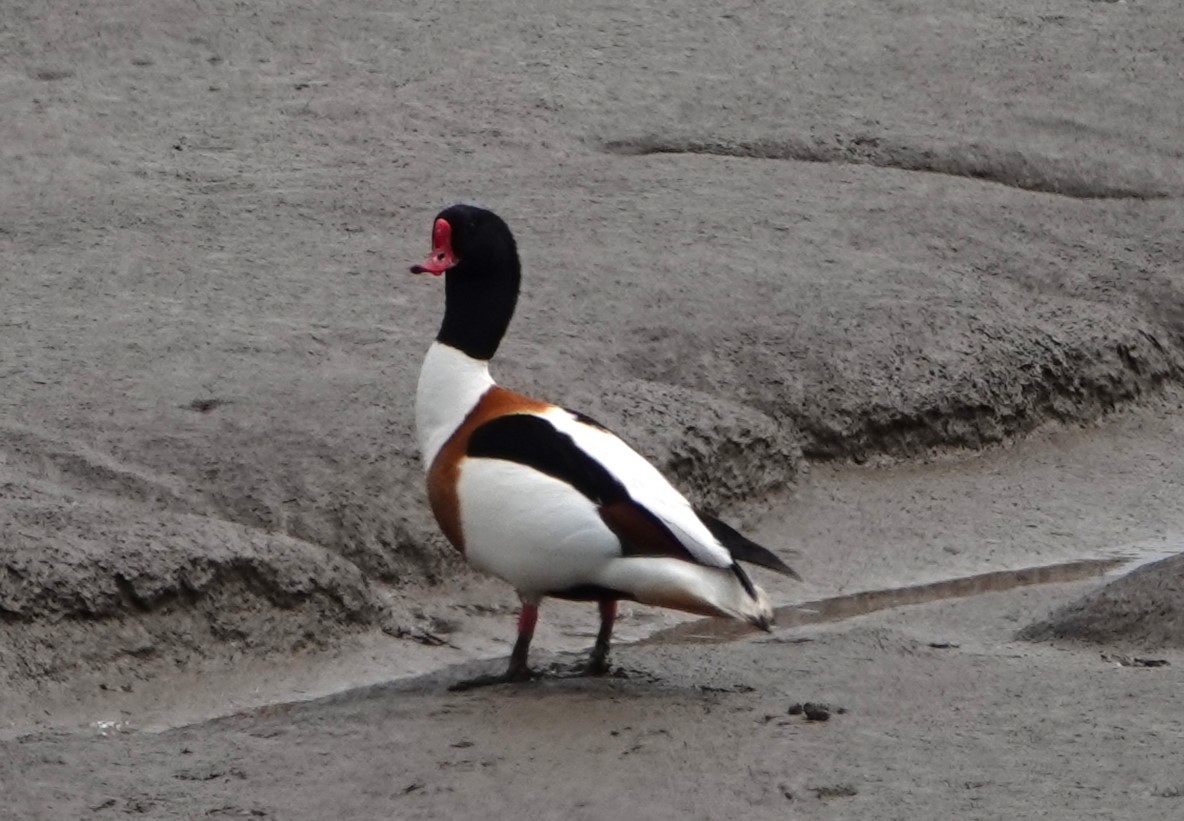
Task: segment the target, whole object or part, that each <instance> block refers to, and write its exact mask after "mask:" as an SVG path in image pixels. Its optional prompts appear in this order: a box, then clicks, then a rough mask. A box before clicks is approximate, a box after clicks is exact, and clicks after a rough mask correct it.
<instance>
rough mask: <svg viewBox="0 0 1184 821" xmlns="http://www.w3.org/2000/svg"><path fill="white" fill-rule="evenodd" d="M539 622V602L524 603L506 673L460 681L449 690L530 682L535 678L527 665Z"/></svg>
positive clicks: (519, 615) (519, 614)
mask: <svg viewBox="0 0 1184 821" xmlns="http://www.w3.org/2000/svg"><path fill="white" fill-rule="evenodd" d="M538 621H539V605H538V602H528V601H523V602H522V610H521V611H519V613H518V640H517V641H515V642H514V650H513V652H511V653H510V666H509V667H508V668H507V669H506V672H504V673H501V674H500V675H495V676H477V677H476V678H470V679H465V680H464V681H458V682H457V683H456V684H453V685H452V686H451V687H449V688H448V689H449V690H453V691H457V690H472V689H473V688H474V687H485V686H487V685H490V684H506V683H507V682H511V681H529V680H530V679H531V678H533V677H534V674H533V673H532V672H531V671H530V668H529V667H528V666H527V664H526V660H527V657H528V656H529V654H530V640H531V639H532V638H534V626H535V625H536V624H538Z"/></svg>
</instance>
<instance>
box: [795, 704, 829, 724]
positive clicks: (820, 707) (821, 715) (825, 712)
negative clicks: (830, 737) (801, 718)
mask: <svg viewBox="0 0 1184 821" xmlns="http://www.w3.org/2000/svg"><path fill="white" fill-rule="evenodd" d="M802 712H803V713H804V714H805V716H806V719H807V720H808V721H828V720H830V708H829V707H827V706H826V705H825V704H814V703H813V702H806V703H805V704H803V705H802Z"/></svg>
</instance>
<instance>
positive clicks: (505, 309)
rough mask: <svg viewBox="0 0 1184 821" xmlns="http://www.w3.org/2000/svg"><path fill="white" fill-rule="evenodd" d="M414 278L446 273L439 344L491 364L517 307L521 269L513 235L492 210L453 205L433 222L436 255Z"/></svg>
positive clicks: (415, 269)
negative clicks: (419, 275)
mask: <svg viewBox="0 0 1184 821" xmlns="http://www.w3.org/2000/svg"><path fill="white" fill-rule="evenodd" d="M411 273H413V274H435V275H436V276H439V275H441V274H446V275H447V276H445V284H444V293H445V308H444V323H443V325H441V327H440V333H439V334H438V335H437V337H436V339H437V340H438V341H439V342H442V343H444V344H446V345H451V346H452V347H454V348H457V349H459V350H461V351H464V352H465V353H467V354H469V356H472V357H474V358H477V359H492V358H493V355H494V353H495V352H496V351H497V347H498V344H499V343H500V342H501V339H502V336H504V335H505V332H506V328H507V327H509V324H510V318H511V317H512V316H513V314H514V307H515V305H517V303H518V285H519V281H520V279H521V267H520V265H519V263H518V247H517V245H516V244H515V242H514V235H513V234H511V233H510V228H509V226H507V225H506V223H505V221H504V220H503V219H502V218H501V217H499V216H498V215H497V214H495V213H493V212H492V211H488V210H486V209H484V208H478V207H477V206H475V205H464V204H458V205H452V206H449V207H448V208H445V209H444V210H443V211H441V212H440V213H439V214H437V215H436V219H435V220H434V221H433V223H432V252H431V254H429V255H428V258H427V259H426V260H424V261H423V262H422V263H421V264H419V265H413V266H412V267H411Z"/></svg>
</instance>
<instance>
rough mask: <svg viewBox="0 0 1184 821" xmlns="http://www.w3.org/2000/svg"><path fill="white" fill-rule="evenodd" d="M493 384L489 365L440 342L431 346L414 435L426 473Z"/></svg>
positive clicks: (421, 379)
mask: <svg viewBox="0 0 1184 821" xmlns="http://www.w3.org/2000/svg"><path fill="white" fill-rule="evenodd" d="M493 384H494V382H493V377H492V376H490V375H489V362H487V361H485V360H483V359H474V358H473V357H471V356H469V355H468V354H464V353H461V352H460V351H458V350H457V349H456V348H453V347H451V346H449V345H445V344H443V343H441V342H433V343H432V347H430V348H428V353H427V356H425V357H424V359H423V367H422V368H420V371H419V388H418V389H417V390H416V394H415V432H416V436H417V438H418V439H419V453H420V456H421V457H422V458H423V467H424V470H427V469H428V468H430V467H431V466H432V460H433V459H435V458H436V454H437V453H439V452H440V448H442V447H444V443H445V442H447V441H448V437H449V436H451V435H452V432H453V431H455V430H456V429H457V428H458V427H460V423H461V422H463V421H465V417H466V416H468V415H469V411H471V410H472V409H473V406H474V405H476V404H477V402H478V401H479V400H480V399H481V397H482V396H483V395H484V394H485V392H486V391H487V390H489V389H490V388H491V387H493Z"/></svg>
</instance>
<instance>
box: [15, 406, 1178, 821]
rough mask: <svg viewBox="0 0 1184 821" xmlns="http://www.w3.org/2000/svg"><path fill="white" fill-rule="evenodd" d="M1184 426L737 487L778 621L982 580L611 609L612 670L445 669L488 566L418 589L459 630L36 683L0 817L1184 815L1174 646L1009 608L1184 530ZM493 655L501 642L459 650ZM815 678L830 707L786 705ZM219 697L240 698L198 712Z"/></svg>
mask: <svg viewBox="0 0 1184 821" xmlns="http://www.w3.org/2000/svg"><path fill="white" fill-rule="evenodd" d="M1181 445H1184V425H1182V423H1181V422H1180V416H1179V413H1178V403H1177V402H1170V403H1161V404H1159V405H1157V406H1155V407H1153V408H1145V409H1142V410H1140V411H1138V412H1130V413H1126V414H1123V415H1121V416H1120V417H1119V418H1116V419H1114V420H1111V421H1110V422H1108V423H1107V424H1105V425H1103V426H1101V427H1099V428H1096V429H1093V430H1088V431H1081V430H1073V431H1055V430H1045V431H1042V432H1040V433H1039V434H1037V435H1035V436H1033V437H1030V438H1029V439H1027V440H1025V441H1024V442H1023V443H1022V444H1017V445H1015V446H1013V447H1011V448H1007V449H1002V448H1001V449H997V450H995V451H992V452H990V453H986V454H983V455H981V456H979V457H977V458H973V459H950V458H948V457H943V458H940V459H937V460H936V461H934V462H931V463H930V464H928V465H915V464H909V465H900V466H888V467H864V468H849V467H848V468H843V469H817V470H815V471H813V472H812V474H811V476H810V478H809V479H808V480H807V481H806V482H805V483H804V485H803V487H802V489H801V490H800V492H798V493H796V494H794V495H793V496H792V497H786V498H783V499H781V500H780V503H781V504H782V505H783V507H782V508H781V509H779V510H773V511H768V510H767V511H766V512H765V514H764V515H763V516H758V514H756V513H752V514H751V515H753V516H754V517H757V518H756V519H754V521H753V525H754V527H755V529H756V530H757V531H758V532H761V533H768V534H775V533H777V532H780V533H782V534H786V533H789V532H790V531H791V530H795V529H796V531H797V532H798V534H799V536H798V537H797V538H800V539H801V542H800V544H799V546H800V547H801V549H803V551H804V556H803V559H804V562H805V563H804V564H803V569H804V570H805V571H806V573H807V584H806V585H805V586H804V587H792V588H791V587H789V586H782V587H780V588H776V591H777V592H776V597H777V599H778V600H779V601H781V602H783V603H785V605H786V609H783V610H782V612H781V616H782V618H781V621H782V622H783V623H793V621H794V618H792V617H793V616H795V615H796V616H800V617H802V618H805V619H810V618H812V617H813V612H812V611H815V610H817V609H818V608H817V607H812V606H811V605H810V604H809V602H810V601H812V600H819V599H825V598H827V597H830V596H839V595H842V594H851V593H856V592H859V591H868V590H878V589H899V588H900V587H901V586H902V585H903V584H916V583H919V582H926V581H928V582H934V581H937V580H939V579H943V578H948V577H951V576H963V577H964V576H966V575H969V574H971V573H974V572H979V573H982V572H994V573H995V574H996V575H995V576H993V577H992V580H991V584H989V585H984V586H983V587H982V592H980V593H979V595H975V596H971V597H968V598H966V597H962V598H956V599H948V600H940V599H937V600H934V601H932V602H931V603H928V604H920V605H915V606H908V607H887V608H886V609H883V610H879V611H877V612H871V613H869V614H868V615H862V616H859V615H856V616H855V617H854V618H843V619H841V620H839V621H834V622H826V623H821V624H810V625H807V626H800V627H786V628H783V629H779V630H777V631H776V632H774V633H773V634H771V635H767V636H766V635H761V634H757V635H752V634H747V635H742V636H740V637H738V638H735V640H733V641H727V642H723V643H720V638H721V633H720V632H719V631H718V630H717V629H715V628H716V625H718V624H721V623H719V622H710V621H709V622H706V623H704V622H700V621H695V620H688V621H684V622H681V623H680V624H679V625H676V626H673V627H671V629H667V630H664V631H662V630H660V628H662V627H670V625H671V619H670V618H668V617H661V616H660V615H658V614H654V613H653V612H652V611H647V610H644V609H641V608H637V609H635V610H628V611H627V612H626V615H625V618H624V622H623V625H622V630H621V634H622V637H623V638H637V637H643V636H647V635H651V634H654V633H655V631H658V632H657V633H656V634H655V635H653V638H650V639H646V640H644V641H642V642H640V643H634V644H624V645H622V646H620V647H619V648H618V650H617V652H616V653H615V654H614V660H615V662H616V663H617V665H618V666H619V667H621V668H624V669H625V670H626V671H628V677H627V678H624V679H617V678H610V679H603V680H579V681H573V680H566V681H556V680H550V681H544V682H542V683H538V684H531V685H526V686H522V687H502V688H495V689H492V690H488V691H483V692H482V691H478V692H475V693H469V694H463V695H458V694H451V693H449V692H447V690H446V685H447V684H448V683H449V682H451V681H454V680H457V679H459V678H461V677H464V676H466V675H470V674H471V673H472V672H473V671H474V670H475V669H478V668H481V667H486V668H488V667H490V666H494V667H496V666H497V665H500V664H502V663H504V653H505V652H506V650H507V648H508V640H509V638H510V628H511V622H512V619H511V617H510V612H511V601H510V598H509V597H508V596H507V595H506V594H505V592H504V591H499V590H498V589H497V588H496V587H492V586H485V585H475V586H468V587H467V588H466V589H463V590H456V589H452V588H449V587H448V586H446V585H445V586H442V587H441V588H437V589H435V590H434V591H432V595H431V597H430V601H427V600H425V605H424V606H425V607H426V608H429V609H430V610H431V612H432V614H433V617H434V618H435V620H436V623H437V624H442V623H443V622H444V621H445V620H450V621H451V624H452V627H451V628H450V630H449V632H448V634H447V639H448V640H449V641H450V642H451V644H452V645H453V646H451V647H449V646H442V647H422V646H419V645H408V643H407V642H399V641H394V640H392V639H390V638H389V637H374V638H372V639H370V640H368V641H361V642H357V643H354V644H351V645H349V646H347V647H343V648H339V649H338V650H337V651H336V652H335V653H334V654H331V655H325V654H319V655H317V654H314V655H305V656H303V657H296V658H291V659H287V660H285V661H282V662H280V661H275V660H273V661H271V662H270V663H262V662H256V663H255V664H253V665H246V666H245V667H244V668H242V669H238V670H220V671H219V670H214V671H209V670H207V671H205V672H204V673H202V674H200V675H182V676H177V675H172V676H166V677H163V678H158V679H155V680H148V681H145V680H143V679H140V678H137V677H135V676H124V677H123V678H120V677H117V676H108V677H107V678H106V679H105V680H103V681H102V682H101V687H102V689H99V687H98V686H96V685H95V682H93V681H92V682H90V686H89V687H81V686H78V685H77V684H76V685H75V686H73V687H66V688H64V689H62V688H56V689H55V688H54V687H49V688H43V689H41V690H40V691H39V692H37V693H35V694H32V697H31V698H30V700H29V701H28V702H27V703H26V704H24V705H22V704H20V703H19V701H18V702H13V701H9V702H8V704H7V707H8V709H6V710H4V711H3V714H2V716H3V717H4V718H5V719H6V724H7V726H6V732H5V736H7V738H8V740H6V741H3V742H0V751H2V753H3V754H2V755H0V762H2V763H0V782H3V783H5V784H6V785H7V786H8V787H9V790H8V792H7V798H8V801H7V804H6V808H7V810H6V811H7V812H9V816H4V815H3V813H2V812H0V817H13V818H60V817H81V816H87V815H88V814H89V813H93V814H94V816H95V817H104V814H105V815H108V816H119V815H140V816H143V817H151V818H194V817H205V816H219V815H228V816H232V817H233V816H244V817H251V816H252V815H254V816H256V817H273V818H326V817H334V818H373V817H398V818H419V817H423V818H433V817H434V818H438V817H449V818H480V817H490V814H492V816H493V817H508V816H511V815H514V816H520V815H528V816H530V817H540V818H567V817H576V818H584V817H586V818H602V817H609V816H620V815H626V816H628V815H630V813H634V812H636V811H637V808H638V807H644V811H645V813H646V814H647V816H648V815H653V816H655V817H659V818H667V817H669V818H674V817H686V816H688V815H689V816H690V817H693V818H718V817H722V816H724V815H731V814H737V813H744V814H746V815H751V816H753V817H757V818H784V817H786V816H787V815H788V816H790V817H793V816H795V815H798V814H801V815H804V816H807V817H821V818H849V817H860V818H873V819H889V818H933V819H939V818H949V817H960V818H984V819H987V818H998V817H1004V816H1007V817H1013V816H1019V817H1025V816H1028V815H1031V814H1032V813H1034V812H1037V811H1038V812H1039V813H1041V814H1042V817H1047V818H1054V819H1075V818H1132V819H1134V818H1139V819H1156V818H1164V819H1168V818H1176V817H1178V814H1179V811H1180V802H1181V801H1184V782H1181V781H1180V777H1179V772H1178V767H1176V765H1175V761H1177V760H1178V756H1179V755H1180V754H1184V723H1182V722H1181V721H1180V719H1179V716H1178V713H1179V709H1180V707H1181V706H1182V705H1181V703H1180V699H1181V696H1180V692H1181V690H1180V686H1181V682H1180V675H1181V672H1180V671H1181V670H1184V666H1182V665H1184V654H1182V653H1181V651H1180V650H1179V649H1166V650H1165V649H1163V648H1148V647H1145V646H1141V645H1139V644H1138V643H1129V642H1123V641H1122V640H1121V639H1118V640H1114V641H1112V642H1111V643H1109V644H1107V645H1104V646H1101V647H1099V646H1096V645H1086V644H1080V643H1076V644H1072V643H1071V644H1066V643H1053V644H1033V643H1030V642H1022V641H1017V640H1016V639H1015V636H1014V634H1015V632H1016V631H1017V630H1018V629H1020V628H1022V627H1024V626H1025V625H1027V624H1029V623H1031V622H1034V621H1037V620H1039V619H1042V618H1045V617H1047V616H1048V615H1049V614H1050V613H1051V612H1053V611H1054V610H1055V609H1056V608H1057V607H1058V606H1059V605H1063V604H1067V603H1070V602H1073V601H1075V600H1076V599H1078V598H1079V597H1081V596H1082V595H1083V594H1088V593H1091V592H1092V591H1096V590H1097V589H1098V588H1099V586H1100V585H1105V584H1108V583H1109V581H1110V580H1111V579H1114V578H1118V577H1121V576H1122V575H1123V574H1125V573H1126V572H1127V570H1128V569H1129V567H1130V566H1131V563H1133V564H1134V565H1139V564H1143V565H1144V566H1146V563H1147V562H1149V561H1151V560H1153V559H1155V558H1156V557H1157V556H1160V555H1164V554H1170V553H1175V552H1179V551H1180V550H1181V547H1182V546H1184V513H1182V512H1181V511H1180V508H1179V506H1178V505H1175V504H1172V503H1171V500H1172V499H1176V498H1179V494H1180V489H1181V486H1182V485H1184V464H1182V463H1181V462H1180V460H1178V459H1165V458H1164V457H1165V454H1167V453H1169V452H1171V449H1172V448H1175V447H1179V446H1181ZM774 501H775V500H770V502H769V503H770V504H772V503H773V502H774ZM934 507H941V508H944V509H945V510H946V516H945V519H944V521H945V525H944V526H939V525H937V524H936V523H935V518H934V516H933V515H932V512H931V511H932V509H933V508H934ZM1001 511H1006V515H1004V513H1002V512H1001ZM787 521H792V522H793V523H794V525H795V526H796V527H794V528H791V527H789V526H788V525H787ZM869 522H875V523H876V524H875V525H874V526H872V525H869ZM868 532H872V533H874V535H876V536H877V537H878V538H868V537H867V533H868ZM1082 558H1110V559H1120V560H1123V559H1125V560H1126V561H1127V562H1128V563H1126V564H1122V565H1119V566H1115V567H1111V568H1109V569H1108V570H1106V571H1105V572H1107V573H1108V575H1107V576H1104V577H1102V576H1099V575H1097V574H1099V573H1101V572H1103V569H1095V570H1092V571H1090V570H1087V571H1085V572H1084V573H1081V572H1079V573H1078V574H1077V578H1078V579H1079V580H1077V581H1070V582H1065V583H1060V584H1055V583H1054V584H1043V585H1039V586H1029V587H1017V588H1014V589H1003V588H1007V587H1008V586H1009V585H1010V584H1012V583H1013V581H1014V580H1013V579H1012V578H1011V577H1009V575H1008V573H1007V572H1006V571H1008V570H1014V569H1016V568H1021V567H1026V566H1032V565H1041V566H1052V567H1057V566H1064V564H1065V563H1066V562H1069V561H1071V560H1073V559H1082ZM1018 578H1023V577H1022V575H1019V576H1018ZM1052 578H1054V579H1055V578H1056V577H1055V576H1052ZM992 587H995V588H998V591H997V592H992ZM938 595H940V594H939V593H937V592H936V591H935V592H934V594H933V596H934V597H936V596H938ZM921 596H922V597H921V599H920V600H921V601H924V600H925V598H924V597H925V594H924V593H922V594H921ZM883 598H886V597H883ZM886 604H890V602H885V601H879V600H878V597H874V596H873V597H870V598H869V599H868V601H867V602H866V604H865V606H866V607H868V609H871V608H873V607H880V606H884V605H886ZM1176 606H1177V607H1178V606H1179V602H1176ZM803 607H804V608H805V612H804V613H803V612H800V611H801V609H802V608H803ZM475 609H484V610H485V611H486V614H485V615H476V614H475V612H474V611H475ZM498 611H500V613H499V612H498ZM787 617H789V618H787ZM594 626H595V625H594V616H593V614H592V613H591V612H590V610H589V608H587V607H584V608H582V609H581V608H576V607H574V606H565V605H556V606H553V607H548V608H545V610H544V621H543V625H542V629H541V630H540V633H539V637H538V639H537V642H536V653H535V658H536V662H537V663H538V665H539V666H546V665H547V664H549V663H555V662H564V661H565V660H567V659H565V658H564V657H562V656H558V657H557V656H556V655H555V651H557V650H564V649H576V648H578V649H579V651H580V652H582V651H583V650H584V649H586V647H587V646H588V644H589V643H590V641H591V631H592V630H593V629H594ZM724 635H726V632H725V634H724ZM410 647H417V648H418V652H417V653H416V652H408V649H409V648H410ZM482 655H489V656H495V657H496V658H492V659H491V660H490V661H488V662H474V661H472V660H471V659H474V658H476V657H479V656H482ZM1119 656H1130V657H1151V658H1156V659H1163V660H1166V661H1168V662H1169V665H1168V666H1165V667H1156V668H1140V667H1130V666H1122V665H1120V664H1118V663H1116V662H1115V660H1114V659H1116V658H1118V657H1119ZM463 658H468V659H470V661H468V662H463V663H461V662H460V660H461V659H463ZM426 670H434V672H431V673H428V674H427V675H419V676H408V674H411V673H415V672H417V671H426ZM400 676H403V677H400ZM358 685H368V686H358ZM351 686H353V689H345V688H349V687H351ZM334 691H338V692H337V693H336V694H335V695H330V696H328V697H322V698H321V699H319V700H312V701H302V702H300V703H292V702H291V699H305V698H309V697H310V696H316V695H318V694H319V693H331V692H334ZM806 701H811V702H824V703H826V704H829V705H830V706H831V707H833V708H838V707H842V708H844V709H845V712H844V713H841V714H840V713H838V712H837V710H836V712H834V714H833V715H832V716H831V718H830V720H829V721H827V722H810V721H807V720H806V719H804V718H803V717H802V716H800V715H798V716H791V715H789V714H788V712H787V711H788V709H789V707H790V705H791V704H794V703H801V702H806ZM34 706H36V708H37V710H35V709H33V708H34ZM235 708H251V709H247V710H245V711H244V712H242V713H240V714H237V715H232V716H229V717H226V718H221V719H215V720H212V721H197V723H193V724H188V722H191V721H196V720H198V719H201V718H203V717H205V716H212V715H218V714H224V713H226V712H227V711H229V710H232V709H235ZM40 711H44V712H40ZM177 725H183V726H177ZM170 727H171V728H172V729H170Z"/></svg>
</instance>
